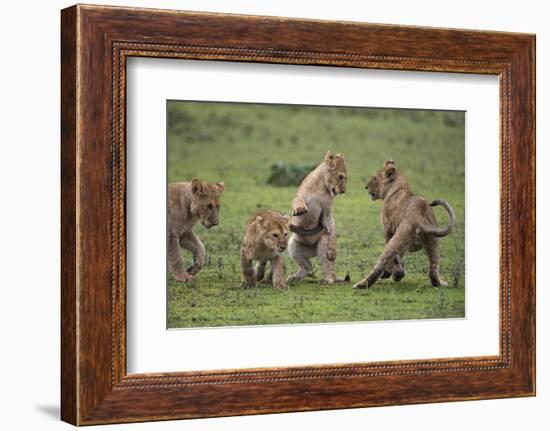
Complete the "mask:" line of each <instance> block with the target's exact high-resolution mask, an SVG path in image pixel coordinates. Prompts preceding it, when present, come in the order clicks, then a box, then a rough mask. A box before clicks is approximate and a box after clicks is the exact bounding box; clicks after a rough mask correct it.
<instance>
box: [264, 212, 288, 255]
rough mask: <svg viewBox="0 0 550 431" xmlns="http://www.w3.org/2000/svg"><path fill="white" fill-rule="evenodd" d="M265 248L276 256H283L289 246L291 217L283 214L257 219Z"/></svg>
mask: <svg viewBox="0 0 550 431" xmlns="http://www.w3.org/2000/svg"><path fill="white" fill-rule="evenodd" d="M257 220H258V222H259V223H260V226H261V229H260V232H261V236H262V240H263V242H264V244H265V246H266V247H267V248H268V249H270V250H271V251H272V252H273V253H275V254H281V253H283V252H284V251H285V250H286V247H287V246H288V234H289V224H290V217H288V216H286V215H282V214H276V215H275V214H273V213H270V214H264V215H260V216H259V217H258V218H257Z"/></svg>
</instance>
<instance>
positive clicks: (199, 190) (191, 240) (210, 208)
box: [168, 178, 225, 281]
mask: <svg viewBox="0 0 550 431" xmlns="http://www.w3.org/2000/svg"><path fill="white" fill-rule="evenodd" d="M224 190H225V186H224V183H223V182H222V183H217V184H208V183H207V182H204V181H201V180H199V179H198V178H193V179H192V180H191V182H182V183H172V184H168V269H169V270H170V272H171V273H172V275H173V276H174V278H175V279H176V281H190V280H192V279H193V276H194V275H195V274H197V273H198V272H199V271H200V269H201V268H202V267H203V265H204V259H205V256H206V254H205V249H204V244H203V243H202V241H201V240H200V238H199V237H198V236H197V234H195V233H194V232H193V227H194V226H195V224H196V223H197V222H198V221H200V222H201V223H202V224H203V226H204V227H205V228H207V229H210V228H211V227H212V226H216V225H217V224H218V223H219V220H218V213H219V210H220V195H221V194H222V193H223V192H224ZM180 247H182V248H184V249H186V250H189V251H190V252H191V253H192V254H193V265H191V266H190V267H189V268H187V269H185V267H184V264H183V259H182V258H181V254H180Z"/></svg>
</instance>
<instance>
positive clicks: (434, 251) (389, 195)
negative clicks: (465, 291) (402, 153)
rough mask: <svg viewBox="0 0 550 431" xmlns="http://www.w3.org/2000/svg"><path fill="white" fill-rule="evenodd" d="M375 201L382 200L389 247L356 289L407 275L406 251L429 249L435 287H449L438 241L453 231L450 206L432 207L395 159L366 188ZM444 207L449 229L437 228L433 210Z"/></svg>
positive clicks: (443, 204) (441, 202) (444, 203)
mask: <svg viewBox="0 0 550 431" xmlns="http://www.w3.org/2000/svg"><path fill="white" fill-rule="evenodd" d="M365 188H366V189H367V190H368V192H369V194H370V196H371V198H372V200H373V201H375V200H377V199H383V200H384V204H383V206H382V210H381V213H380V217H381V220H382V224H383V225H384V237H385V239H386V243H387V244H386V247H385V248H384V251H383V253H382V255H381V256H380V258H379V259H378V262H376V265H375V266H374V269H373V270H372V271H371V273H370V274H369V275H368V276H367V277H365V278H364V279H363V280H361V281H360V282H358V283H357V284H355V286H353V287H355V288H365V287H371V286H372V285H373V284H374V283H375V282H376V280H378V278H379V277H380V276H383V277H388V276H389V275H390V274H393V279H394V280H395V281H399V280H401V279H402V278H403V277H404V276H405V270H404V267H403V264H402V262H401V258H402V257H403V255H404V254H405V253H406V252H407V251H418V250H420V249H421V248H424V249H425V250H426V253H427V254H428V260H429V262H430V270H429V276H430V281H431V283H432V285H433V286H436V287H438V286H446V285H447V283H446V282H445V281H443V280H442V279H441V277H440V276H439V245H438V238H441V237H444V236H446V235H448V234H450V233H451V232H452V230H453V229H454V226H455V223H456V218H455V214H454V211H453V209H452V208H451V206H450V205H449V204H448V203H447V202H445V201H444V200H442V199H436V200H434V201H433V202H432V203H431V204H428V202H427V201H426V200H425V199H424V198H421V197H420V196H416V195H414V193H413V192H412V191H411V189H410V188H409V185H408V184H407V181H406V180H405V178H404V177H403V176H402V175H401V174H400V173H399V171H398V170H397V166H396V164H395V162H394V161H393V160H387V161H386V162H385V163H384V166H383V168H382V169H380V170H379V171H378V172H377V173H376V174H375V175H374V176H373V177H372V178H371V180H370V181H369V183H368V184H367V185H366V187H365ZM436 205H441V206H442V207H443V208H445V210H446V211H447V213H448V214H449V218H450V222H449V225H448V226H447V227H444V228H440V227H437V223H436V220H435V215H434V212H433V210H432V208H431V207H434V206H436Z"/></svg>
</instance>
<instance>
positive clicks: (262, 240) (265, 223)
mask: <svg viewBox="0 0 550 431" xmlns="http://www.w3.org/2000/svg"><path fill="white" fill-rule="evenodd" d="M289 223H290V217H288V216H286V215H284V214H281V213H280V212H278V211H270V210H264V211H258V212H257V213H255V214H254V215H253V216H252V217H251V218H250V219H249V220H248V223H247V225H246V229H245V234H244V238H243V242H242V244H241V267H242V277H243V279H242V280H243V286H245V287H255V286H256V283H257V282H261V281H264V282H266V283H272V284H273V287H275V288H277V289H286V281H285V273H284V257H283V254H284V252H285V250H286V248H287V245H288V233H289V229H288V225H289ZM254 261H256V269H255V270H254V269H253V267H252V264H253V262H254ZM267 262H270V263H271V271H270V272H269V274H268V276H267V277H265V267H266V264H267Z"/></svg>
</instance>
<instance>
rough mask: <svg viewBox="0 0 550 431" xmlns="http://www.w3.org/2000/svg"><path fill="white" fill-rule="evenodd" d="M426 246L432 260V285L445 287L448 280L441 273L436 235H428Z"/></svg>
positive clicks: (430, 272) (430, 260) (429, 258)
mask: <svg viewBox="0 0 550 431" xmlns="http://www.w3.org/2000/svg"><path fill="white" fill-rule="evenodd" d="M424 247H425V248H426V254H427V255H428V260H429V262H430V271H429V273H428V274H429V277H430V282H431V283H432V286H434V287H445V286H447V282H446V281H445V280H443V279H442V278H441V276H440V275H439V257H440V255H439V244H438V240H437V238H436V237H435V236H431V235H430V236H428V237H427V238H426V240H425V243H424Z"/></svg>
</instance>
